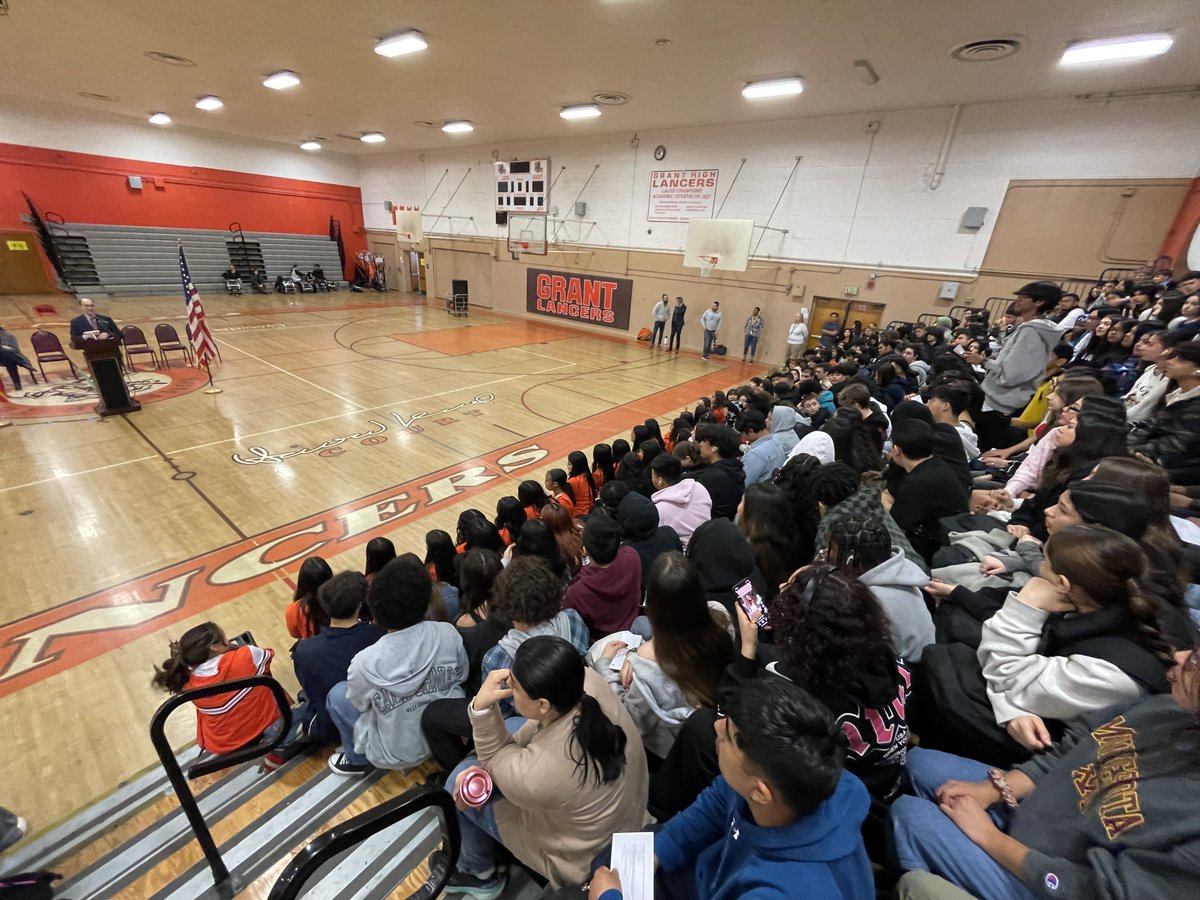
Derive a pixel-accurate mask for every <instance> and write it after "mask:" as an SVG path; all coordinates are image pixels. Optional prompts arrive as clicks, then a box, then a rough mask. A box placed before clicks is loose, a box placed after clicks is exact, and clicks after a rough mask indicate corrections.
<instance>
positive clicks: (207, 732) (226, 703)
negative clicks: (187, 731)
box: [154, 622, 283, 753]
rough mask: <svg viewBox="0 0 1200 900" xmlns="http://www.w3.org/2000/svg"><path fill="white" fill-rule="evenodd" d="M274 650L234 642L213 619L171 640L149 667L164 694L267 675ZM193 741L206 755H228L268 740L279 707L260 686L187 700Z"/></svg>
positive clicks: (277, 722) (275, 726)
mask: <svg viewBox="0 0 1200 900" xmlns="http://www.w3.org/2000/svg"><path fill="white" fill-rule="evenodd" d="M274 656H275V651H274V650H267V649H264V648H262V647H255V646H253V645H241V646H236V647H235V646H234V645H232V644H230V643H229V642H228V641H227V640H226V639H225V632H224V631H222V630H221V628H220V627H219V626H218V625H216V624H215V623H213V622H205V623H204V624H203V625H197V626H196V627H195V628H190V629H188V630H187V631H185V632H184V633H183V637H181V638H180V639H179V640H178V641H171V657H170V659H168V660H166V661H165V662H164V663H163V664H162V668H161V669H160V668H158V667H157V666H156V667H155V669H154V685H155V686H156V687H160V688H162V689H163V690H164V691H166V692H167V693H169V694H179V693H182V692H183V691H186V690H191V689H192V688H199V687H207V686H209V685H211V684H220V683H222V682H225V681H232V680H233V679H235V678H249V677H250V676H251V675H270V674H271V660H272V658H274ZM193 705H194V706H195V707H196V743H197V744H199V745H200V749H201V750H205V751H207V752H209V753H229V752H230V751H233V750H237V749H238V748H239V747H244V746H246V745H247V744H250V743H253V742H254V741H256V740H258V739H259V738H263V739H265V740H270V739H271V738H273V737H274V736H275V735H276V734H278V733H279V729H281V728H282V727H283V720H282V719H281V718H280V717H279V709H278V708H277V707H276V705H275V699H274V697H273V696H272V694H271V692H270V690H268V689H267V688H265V687H256V688H251V689H250V690H240V691H234V692H230V693H228V694H215V695H213V696H211V697H205V698H203V699H201V700H196V701H194V702H193Z"/></svg>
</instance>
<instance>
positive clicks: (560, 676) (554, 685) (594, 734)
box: [512, 634, 628, 787]
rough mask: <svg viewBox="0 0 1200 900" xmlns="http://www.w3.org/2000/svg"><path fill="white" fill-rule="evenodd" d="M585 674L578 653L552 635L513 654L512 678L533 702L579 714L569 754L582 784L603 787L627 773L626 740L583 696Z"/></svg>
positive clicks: (562, 712)
mask: <svg viewBox="0 0 1200 900" xmlns="http://www.w3.org/2000/svg"><path fill="white" fill-rule="evenodd" d="M583 670H584V666H583V658H582V657H581V656H580V655H579V651H578V650H576V649H575V648H574V647H573V646H571V644H570V643H568V642H567V641H564V640H563V639H562V638H560V637H553V636H551V635H548V634H546V635H539V636H537V637H531V638H529V639H528V640H527V641H525V642H524V643H523V644H521V646H520V647H518V648H517V652H516V653H515V654H513V661H512V676H513V678H514V679H515V680H516V682H517V684H519V685H520V686H521V689H522V690H524V692H525V693H526V694H528V695H529V698H530V699H531V700H546V701H547V702H548V703H549V704H550V706H551V707H553V709H554V710H555V711H556V712H558V713H559V714H560V715H563V716H566V715H570V714H571V713H572V712H575V719H574V721H573V722H572V725H571V741H570V744H569V749H568V753H570V755H571V761H572V762H574V763H575V769H576V771H577V773H578V774H579V783H580V785H581V786H585V787H586V786H587V784H588V783H589V782H590V783H592V784H593V785H595V786H597V787H599V786H600V785H602V784H609V783H611V782H613V781H616V780H617V779H618V778H620V777H621V773H622V772H624V771H625V744H626V741H627V740H628V738H627V737H626V735H625V732H624V731H623V730H622V729H621V728H620V727H619V726H618V725H616V724H614V723H613V722H612V721H611V720H610V719H609V718H608V716H606V715H605V714H604V711H603V710H602V709H601V708H600V704H599V703H598V702H597V701H596V698H595V697H592V696H591V695H590V694H587V693H585V692H584V690H583ZM576 709H577V711H576Z"/></svg>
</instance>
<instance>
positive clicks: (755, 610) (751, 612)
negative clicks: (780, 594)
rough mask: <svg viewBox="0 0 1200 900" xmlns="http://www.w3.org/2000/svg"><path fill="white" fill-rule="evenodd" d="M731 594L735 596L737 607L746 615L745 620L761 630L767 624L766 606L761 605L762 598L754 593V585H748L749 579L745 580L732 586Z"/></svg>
mask: <svg viewBox="0 0 1200 900" xmlns="http://www.w3.org/2000/svg"><path fill="white" fill-rule="evenodd" d="M733 593H734V594H735V595H736V596H737V602H738V606H740V607H741V608H742V611H743V612H744V613H745V614H746V618H747V619H749V620H750V621H751V622H753V623H754V624H755V625H757V626H758V627H759V628H763V627H765V626H766V624H767V606H766V604H765V603H763V598H762V597H760V596H759V595H758V594H757V593H755V591H754V585H753V584H751V583H750V579H749V578H745V579H743V580H742V581H740V582H738V583H737V584H735V585H734V586H733Z"/></svg>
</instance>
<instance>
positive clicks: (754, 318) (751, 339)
mask: <svg viewBox="0 0 1200 900" xmlns="http://www.w3.org/2000/svg"><path fill="white" fill-rule="evenodd" d="M765 324H766V323H765V322H764V321H763V317H762V316H760V315H759V314H758V307H757V306H756V307H754V312H752V313H750V315H749V317H747V319H746V327H745V329H744V333H745V338H746V339H745V341H744V342H743V343H742V362H745V361H746V354H747V353H748V354H750V362H754V354H755V353H757V352H758V338H759V335H761V334H762V330H763V325H765Z"/></svg>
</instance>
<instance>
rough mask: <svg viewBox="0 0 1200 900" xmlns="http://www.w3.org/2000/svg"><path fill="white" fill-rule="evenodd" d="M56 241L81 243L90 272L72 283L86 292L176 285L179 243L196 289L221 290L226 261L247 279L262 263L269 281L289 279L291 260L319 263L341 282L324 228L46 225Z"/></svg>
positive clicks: (149, 291)
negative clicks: (297, 230)
mask: <svg viewBox="0 0 1200 900" xmlns="http://www.w3.org/2000/svg"><path fill="white" fill-rule="evenodd" d="M51 235H52V238H53V240H54V242H55V244H56V245H59V244H61V245H62V246H63V247H64V248H65V247H67V246H70V247H71V248H73V249H74V250H75V251H76V252H78V248H80V247H83V248H86V251H87V253H88V254H89V256H90V263H91V267H90V268H91V270H92V271H94V273H95V274H94V278H88V279H86V281H84V280H80V281H76V282H73V284H72V287H73V289H74V290H75V291H76V293H79V294H86V295H87V296H91V297H96V296H105V295H108V296H122V297H145V296H153V295H160V294H170V293H174V292H177V291H179V289H180V284H179V249H178V248H179V242H180V241H182V242H183V249H184V252H185V253H186V254H187V261H188V269H189V270H190V272H191V275H192V280H193V282H194V283H195V284H196V287H198V288H199V289H200V291H201V293H205V292H208V293H213V292H216V293H221V294H223V293H225V279H224V278H222V276H221V273H222V272H224V271H225V269H226V268H227V267H228V266H229V265H230V263H232V264H233V265H234V267H235V268H236V269H237V271H238V274H239V275H241V276H242V277H243V278H249V276H250V271H251V270H252V269H253V268H255V267H256V266H261V267H262V268H263V269H264V271H265V272H266V274H267V282H268V287H269V286H270V285H271V284H272V283H273V282H274V281H275V277H276V276H277V275H283V276H284V277H287V275H288V273H290V272H291V269H292V266H294V265H297V266H299V267H300V268H301V269H302V270H305V271H307V270H309V269H312V268H313V267H314V265H320V266H321V268H322V269H324V271H325V277H326V278H327V279H328V280H329V281H331V282H332V281H334V280H336V281H337V284H338V286H339V287H346V286H347V285H346V282H345V281H344V280H343V273H342V264H341V260H340V259H339V257H338V247H337V243H336V242H334V241H333V240H330V238H329V236H328V235H324V234H278V233H273V232H263V231H246V232H240V233H239V234H238V235H234V234H232V233H231V232H229V231H218V230H203V229H190V228H149V227H140V226H135V225H86V224H80V223H75V222H64V223H61V224H58V223H56V224H55V226H54V227H53V228H52V229H51Z"/></svg>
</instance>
